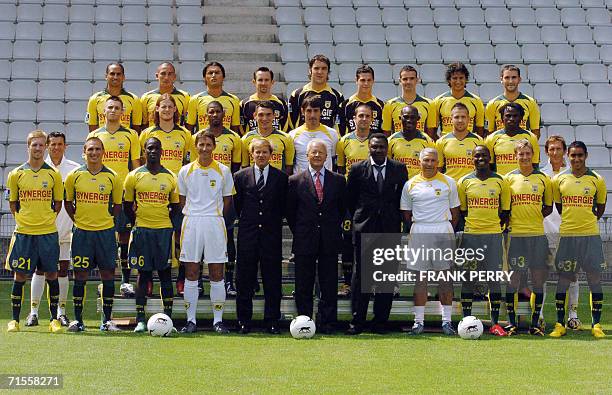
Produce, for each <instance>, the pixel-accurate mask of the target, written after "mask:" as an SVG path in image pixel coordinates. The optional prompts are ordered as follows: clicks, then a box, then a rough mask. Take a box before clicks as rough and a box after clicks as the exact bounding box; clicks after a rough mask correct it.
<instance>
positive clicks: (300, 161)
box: [289, 124, 340, 173]
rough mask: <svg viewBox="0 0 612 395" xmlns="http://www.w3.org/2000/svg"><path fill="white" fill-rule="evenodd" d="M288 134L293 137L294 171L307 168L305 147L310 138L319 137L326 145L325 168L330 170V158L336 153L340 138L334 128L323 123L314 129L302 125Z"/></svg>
mask: <svg viewBox="0 0 612 395" xmlns="http://www.w3.org/2000/svg"><path fill="white" fill-rule="evenodd" d="M289 136H291V138H292V139H293V145H294V146H295V168H294V171H293V172H294V173H298V172H300V171H304V170H306V169H308V159H307V158H306V148H307V147H308V143H309V142H310V141H311V140H312V139H321V140H323V141H325V145H326V146H327V159H326V160H325V168H326V169H327V170H330V171H331V170H332V158H333V157H334V156H335V155H336V146H337V145H338V141H339V140H340V136H339V135H338V132H337V131H336V129H332V128H330V127H327V126H325V125H323V124H319V127H318V128H316V129H315V130H308V129H306V125H305V124H304V125H302V126H300V127H299V128H297V129H293V130H292V131H291V133H289Z"/></svg>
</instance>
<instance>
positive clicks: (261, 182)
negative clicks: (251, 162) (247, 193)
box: [256, 169, 266, 192]
mask: <svg viewBox="0 0 612 395" xmlns="http://www.w3.org/2000/svg"><path fill="white" fill-rule="evenodd" d="M258 170H259V179H258V180H257V185H256V186H257V190H258V191H260V192H261V190H262V189H264V186H265V185H266V184H265V182H264V173H263V170H261V169H258Z"/></svg>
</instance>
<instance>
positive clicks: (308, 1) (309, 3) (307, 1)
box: [302, 0, 350, 8]
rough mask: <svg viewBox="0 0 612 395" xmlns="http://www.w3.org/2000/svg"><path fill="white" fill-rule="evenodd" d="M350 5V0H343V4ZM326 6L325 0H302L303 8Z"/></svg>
mask: <svg viewBox="0 0 612 395" xmlns="http://www.w3.org/2000/svg"><path fill="white" fill-rule="evenodd" d="M346 3H348V5H349V6H350V1H349V2H345V4H344V5H343V6H347V4H346ZM325 6H327V2H326V1H325V0H302V7H304V8H308V7H325Z"/></svg>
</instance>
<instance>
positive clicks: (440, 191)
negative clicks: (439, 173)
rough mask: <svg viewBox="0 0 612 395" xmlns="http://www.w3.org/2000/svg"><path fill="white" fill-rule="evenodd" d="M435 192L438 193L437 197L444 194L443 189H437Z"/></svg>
mask: <svg viewBox="0 0 612 395" xmlns="http://www.w3.org/2000/svg"><path fill="white" fill-rule="evenodd" d="M435 191H436V196H440V195H441V194H442V189H440V188H436V189H435Z"/></svg>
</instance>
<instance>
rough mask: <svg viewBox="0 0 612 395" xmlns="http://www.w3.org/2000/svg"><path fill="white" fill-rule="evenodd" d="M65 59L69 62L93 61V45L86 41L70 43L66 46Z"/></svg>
mask: <svg viewBox="0 0 612 395" xmlns="http://www.w3.org/2000/svg"><path fill="white" fill-rule="evenodd" d="M66 58H67V59H70V61H72V60H93V45H92V44H91V43H89V42H86V41H70V42H68V45H66ZM115 59H116V58H115Z"/></svg>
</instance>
